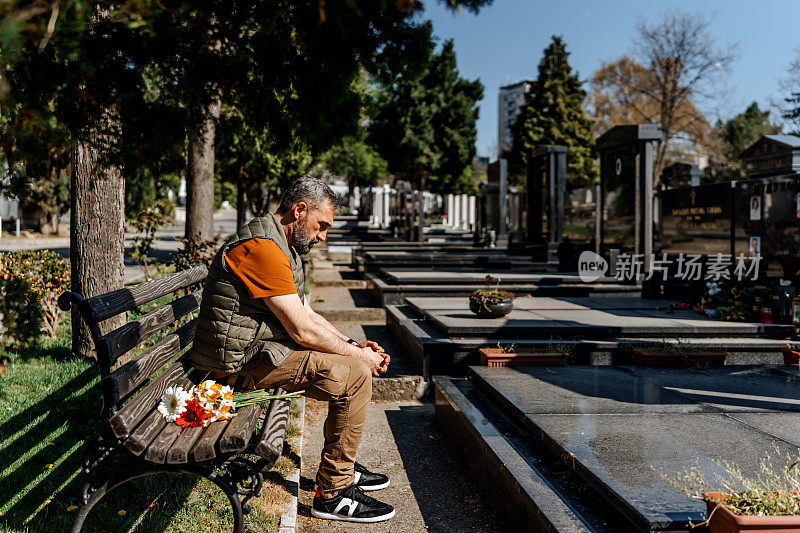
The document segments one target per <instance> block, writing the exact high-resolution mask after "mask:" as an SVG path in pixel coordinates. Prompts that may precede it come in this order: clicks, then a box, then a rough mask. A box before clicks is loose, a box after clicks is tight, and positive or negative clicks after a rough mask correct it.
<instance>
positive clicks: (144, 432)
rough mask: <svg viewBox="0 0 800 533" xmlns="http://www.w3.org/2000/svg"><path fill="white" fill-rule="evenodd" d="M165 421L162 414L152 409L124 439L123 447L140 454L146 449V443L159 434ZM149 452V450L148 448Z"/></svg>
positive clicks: (165, 423)
mask: <svg viewBox="0 0 800 533" xmlns="http://www.w3.org/2000/svg"><path fill="white" fill-rule="evenodd" d="M166 425H167V421H166V420H164V416H163V415H162V414H161V413H159V412H158V411H152V412H150V414H149V415H147V416H146V417H145V419H144V420H143V421H142V423H141V424H139V425H138V426H137V427H136V429H135V430H134V432H133V434H131V436H130V437H128V438H127V439H125V447H126V448H128V449H129V450H130V451H131V452H133V454H134V455H141V454H142V452H143V451H145V450H148V445H149V444H150V443H151V442H152V441H153V439H155V438H156V435H160V433H161V431H162V430H163V429H164V426H166ZM148 453H149V450H148Z"/></svg>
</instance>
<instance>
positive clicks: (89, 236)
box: [69, 109, 125, 358]
mask: <svg viewBox="0 0 800 533" xmlns="http://www.w3.org/2000/svg"><path fill="white" fill-rule="evenodd" d="M103 122H104V123H105V124H104V125H106V126H108V125H113V123H115V122H116V123H117V124H118V122H117V119H116V114H115V112H114V110H113V109H109V110H107V111H106V115H105V117H104V120H103ZM109 140H111V142H110V143H109ZM114 145H115V141H114V140H113V139H111V135H109V134H102V133H100V132H99V131H98V129H96V128H93V129H92V131H91V132H90V133H89V138H88V139H87V140H86V142H83V143H81V144H79V145H78V146H77V147H75V148H74V149H73V150H72V152H71V154H70V157H71V159H72V172H71V175H70V191H71V195H70V207H71V214H70V231H69V246H70V272H71V277H72V290H73V291H74V292H77V293H78V294H81V295H82V296H83V297H84V298H89V297H91V296H97V295H98V294H103V293H106V292H109V291H112V290H116V289H119V288H122V285H123V280H124V273H125V265H124V263H123V254H124V251H125V248H124V240H125V233H124V217H125V182H124V181H123V179H122V169H121V168H120V167H119V166H118V165H116V164H113V163H108V162H107V161H105V158H102V159H101V156H103V155H106V154H108V153H113V148H112V147H113V146H114ZM101 150H102V153H101ZM124 321H125V314H124V313H123V314H122V315H120V316H118V317H114V318H110V319H108V320H106V321H105V322H104V323H103V330H104V333H105V332H107V331H110V330H112V329H114V328H117V327H119V326H120V325H122V324H123V323H124ZM72 351H73V352H74V353H75V354H81V355H85V356H87V357H92V358H94V357H96V353H95V349H94V343H93V341H92V338H91V334H90V332H89V328H88V326H87V325H86V323H85V322H84V321H83V319H82V318H81V316H80V314H79V313H78V311H77V309H75V310H73V311H72Z"/></svg>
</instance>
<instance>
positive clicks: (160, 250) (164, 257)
mask: <svg viewBox="0 0 800 533" xmlns="http://www.w3.org/2000/svg"><path fill="white" fill-rule="evenodd" d="M234 231H236V209H220V210H218V211H216V212H215V213H214V232H215V233H217V234H219V235H221V238H222V239H223V240H224V239H226V238H227V237H228V235H230V234H231V233H233V232H234ZM183 234H184V223H183V222H178V221H176V222H174V223H172V224H170V225H169V226H167V227H165V228H163V229H161V230H159V231H158V232H156V239H155V241H154V242H153V249H152V250H151V252H150V254H149V256H150V257H151V258H153V259H156V260H158V261H159V262H162V263H163V262H167V261H169V260H170V258H171V255H172V252H174V251H177V250H178V248H179V247H180V243H179V242H178V241H176V240H175V237H176V236H181V237H182V236H183ZM136 235H137V233H136V232H126V233H125V283H133V282H134V281H136V280H139V279H140V278H142V276H144V271H143V270H142V267H141V266H139V265H138V264H136V262H135V261H134V260H133V258H132V257H131V256H130V245H131V240H132V239H133V237H135V236H136ZM11 250H53V251H55V252H57V253H58V254H60V255H61V256H62V257H64V258H65V259H69V237H24V236H23V237H20V238H16V237H14V236H12V235H9V234H8V233H7V232H4V233H3V236H2V238H0V252H5V251H11Z"/></svg>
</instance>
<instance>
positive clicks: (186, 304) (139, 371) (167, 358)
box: [58, 266, 208, 425]
mask: <svg viewBox="0 0 800 533" xmlns="http://www.w3.org/2000/svg"><path fill="white" fill-rule="evenodd" d="M207 274H208V271H207V269H206V267H205V266H197V267H193V268H190V269H188V270H182V271H180V272H176V273H175V274H171V275H169V276H165V277H163V278H160V279H155V280H152V281H148V282H145V283H139V284H138V285H134V286H132V287H125V288H122V289H118V290H115V291H112V292H109V293H106V294H101V295H99V296H93V297H91V298H83V297H82V296H81V295H80V294H77V293H74V292H65V293H64V294H62V295H61V296H60V297H59V299H58V305H59V307H60V308H61V309H62V310H64V311H67V310H69V309H70V308H73V309H77V310H78V312H80V314H81V316H82V317H83V318H84V320H85V321H86V323H87V324H88V326H89V329H90V330H91V333H92V339H93V340H94V344H95V348H96V350H97V364H98V367H99V369H100V377H101V385H102V390H103V403H104V414H105V416H106V417H107V418H109V419H112V418H113V417H114V415H115V414H116V413H117V411H118V410H119V408H120V407H121V404H122V402H123V401H125V400H126V399H128V398H130V397H131V396H132V395H133V394H134V393H136V392H137V391H138V390H139V389H140V388H141V386H142V385H143V384H145V383H147V381H148V380H149V378H150V377H151V376H153V374H154V373H156V372H157V371H158V370H159V369H161V368H162V367H164V366H165V365H167V364H168V363H170V362H172V361H173V359H174V358H175V356H176V355H177V354H179V353H180V352H181V351H182V350H183V349H184V348H186V347H187V346H189V345H190V344H191V342H192V340H193V339H194V331H195V326H196V324H197V319H194V320H191V321H189V322H187V323H186V324H184V325H182V326H180V327H177V328H176V327H175V326H176V325H177V321H178V319H180V318H181V317H184V316H186V315H187V314H189V313H191V312H192V311H193V310H194V309H197V308H198V307H199V305H200V299H201V293H202V288H201V287H200V286H199V284H200V283H202V281H203V280H204V279H205V278H206V276H207ZM180 289H187V291H186V292H189V291H191V290H193V292H190V293H189V294H187V295H185V296H182V297H180V298H176V299H174V300H172V301H171V302H169V303H166V304H164V305H162V306H160V307H158V308H156V309H154V310H152V311H150V312H149V313H147V314H145V315H142V316H140V317H138V318H136V319H135V320H131V321H130V322H127V323H125V324H123V325H122V326H120V327H118V328H116V329H114V330H113V331H110V332H108V333H105V334H103V333H101V327H100V324H101V323H102V322H103V321H105V320H108V319H109V318H111V317H114V316H117V315H119V314H122V313H126V312H128V311H130V310H132V309H135V308H137V307H139V306H141V305H143V304H146V303H148V302H151V301H153V300H155V299H156V298H160V297H162V296H164V295H166V294H171V293H174V292H175V291H178V290H180ZM167 329H169V330H170V333H169V334H168V335H166V336H165V337H164V338H162V339H161V340H159V341H158V342H157V343H155V344H154V345H153V346H151V347H149V348H148V349H147V350H145V351H144V352H142V353H141V354H139V355H138V356H137V357H136V358H135V359H131V360H130V361H127V362H126V363H125V364H122V365H121V366H119V367H118V368H114V365H115V363H117V362H118V361H119V360H120V358H121V357H123V356H124V355H125V354H127V353H128V352H130V351H131V350H133V349H134V348H136V347H137V346H139V345H140V344H142V343H143V342H145V341H147V340H148V339H150V338H151V337H153V336H154V335H156V334H157V333H158V332H160V331H162V330H163V331H165V332H166V331H167ZM170 371H172V372H177V371H178V369H177V367H176V366H175V365H172V366H171V367H169V368H168V369H167V371H165V374H166V373H168V372H170ZM166 377H167V376H163V378H166ZM159 379H162V376H160V377H159ZM113 423H114V421H113V420H112V425H113Z"/></svg>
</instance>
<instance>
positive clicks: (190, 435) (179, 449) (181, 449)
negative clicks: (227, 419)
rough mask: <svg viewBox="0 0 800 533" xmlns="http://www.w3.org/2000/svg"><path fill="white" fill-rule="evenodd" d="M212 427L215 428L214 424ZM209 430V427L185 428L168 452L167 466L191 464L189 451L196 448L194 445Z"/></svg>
mask: <svg viewBox="0 0 800 533" xmlns="http://www.w3.org/2000/svg"><path fill="white" fill-rule="evenodd" d="M215 423H216V422H215ZM211 425H212V426H213V425H214V424H211ZM209 427H210V426H209ZM207 429H208V427H204V428H203V427H200V428H183V431H181V433H180V435H178V438H177V439H175V442H173V443H172V446H170V448H169V451H168V452H167V464H171V465H175V464H184V463H187V462H189V451H190V450H191V449H192V448H194V444H195V443H196V442H197V441H198V439H200V437H201V436H202V435H203V433H205V432H206V430H207Z"/></svg>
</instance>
